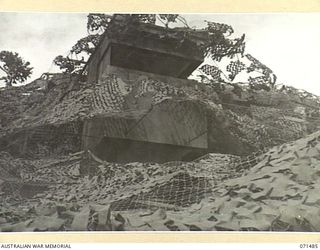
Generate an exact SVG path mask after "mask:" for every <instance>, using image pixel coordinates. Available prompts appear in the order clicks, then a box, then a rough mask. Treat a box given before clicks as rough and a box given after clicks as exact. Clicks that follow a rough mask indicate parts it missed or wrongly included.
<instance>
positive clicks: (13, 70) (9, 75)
mask: <svg viewBox="0 0 320 250" xmlns="http://www.w3.org/2000/svg"><path fill="white" fill-rule="evenodd" d="M32 69H33V68H32V67H30V62H25V61H24V60H23V59H22V58H21V57H20V56H19V54H18V53H16V52H11V51H1V52H0V70H1V71H3V72H4V73H5V74H6V75H5V76H3V77H0V80H3V81H4V82H5V83H6V85H7V86H12V84H14V83H18V82H20V83H22V82H24V81H25V80H26V79H27V78H28V77H30V75H31V74H32Z"/></svg>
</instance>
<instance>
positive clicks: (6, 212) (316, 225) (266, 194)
mask: <svg viewBox="0 0 320 250" xmlns="http://www.w3.org/2000/svg"><path fill="white" fill-rule="evenodd" d="M6 157H7V159H8V160H10V159H9V158H10V156H8V155H7V154H6ZM24 164H26V165H29V166H31V167H32V169H33V170H32V171H29V172H28V171H24V172H23V174H21V175H20V177H19V178H20V179H21V180H22V181H21V183H24V185H26V184H28V183H29V185H32V183H38V185H40V184H39V183H42V185H47V187H48V188H49V190H48V191H42V192H41V193H38V194H37V195H35V196H33V197H32V198H29V199H26V198H23V197H19V196H16V197H13V196H12V195H8V193H6V192H5V191H2V196H1V199H2V204H3V206H2V207H1V215H2V216H1V221H0V228H1V230H2V231H48V230H49V231H52V230H53V231H54V230H162V231H163V230H174V231H175V230H250V231H251V230H263V231H269V230H274V231H319V230H320V221H319V220H318V218H319V215H320V200H319V195H318V192H319V189H320V186H319V181H318V180H319V176H320V168H319V167H320V132H316V133H314V134H311V135H309V136H307V137H306V138H303V139H299V140H297V141H293V142H290V143H286V144H283V145H280V146H276V147H273V148H271V149H270V150H269V151H267V152H266V153H263V154H257V155H252V156H251V157H242V158H241V157H238V156H233V155H223V154H209V155H207V156H204V157H202V158H200V159H198V160H195V161H193V162H188V163H182V162H171V163H166V164H155V163H154V164H152V163H129V164H115V163H108V162H103V161H101V160H100V159H98V158H97V157H95V156H94V155H93V154H91V153H90V152H88V153H86V154H83V153H79V154H75V155H73V156H69V157H64V158H61V159H46V160H37V161H28V162H25V163H24ZM83 164H87V165H86V166H82V165H83ZM4 165H5V164H2V165H1V166H2V168H1V169H3V166H4ZM89 165H90V167H91V168H92V169H93V170H92V171H91V172H90V173H87V174H85V175H82V173H81V172H82V169H83V167H85V169H87V167H89ZM1 171H3V170H1ZM5 186H6V182H5V181H4V182H3V183H2V189H3V187H5ZM18 204H19V206H17V205H18Z"/></svg>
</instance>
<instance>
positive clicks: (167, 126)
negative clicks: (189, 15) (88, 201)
mask: <svg viewBox="0 0 320 250" xmlns="http://www.w3.org/2000/svg"><path fill="white" fill-rule="evenodd" d="M133 29H135V30H131V31H127V33H126V34H122V35H121V36H119V37H117V38H114V37H112V38H111V37H108V35H107V34H106V35H105V36H104V38H103V39H102V41H101V42H100V45H99V46H98V47H97V48H96V50H95V52H94V53H93V55H92V56H91V58H90V59H89V61H88V64H87V66H86V69H85V70H86V71H87V72H88V82H91V83H98V84H100V85H101V84H103V79H104V77H105V76H106V75H110V74H115V75H117V77H120V78H121V80H122V81H124V82H126V83H128V85H129V87H130V88H131V86H132V88H135V87H134V85H135V84H137V82H139V81H140V80H141V79H150V78H152V79H156V80H159V81H161V82H165V83H167V84H168V85H170V84H176V85H180V86H181V85H184V84H185V85H186V86H187V85H190V86H191V87H193V88H194V87H195V86H194V84H195V83H194V82H193V81H189V80H187V79H186V78H187V77H188V76H189V75H190V74H191V73H192V72H193V71H194V70H195V69H196V68H197V67H198V66H199V65H200V64H201V63H202V62H203V59H204V58H203V54H202V52H201V51H198V50H197V46H195V45H193V43H191V42H185V43H183V44H181V45H179V47H177V44H178V43H177V42H178V39H179V38H178V36H177V37H176V39H175V38H172V36H171V39H161V38H160V37H161V34H163V33H164V32H173V33H174V32H177V31H167V30H165V28H163V27H159V26H156V25H150V24H141V25H139V26H137V27H134V28H133ZM192 36H193V38H192V39H196V40H200V39H203V38H201V36H199V35H198V34H197V33H195V34H193V35H192ZM192 45H193V46H192ZM132 92H134V91H132ZM114 99H115V100H116V99H117V98H114ZM123 99H124V100H123ZM151 99H152V98H149V99H148V96H147V95H144V96H139V97H137V95H128V96H125V97H124V98H122V99H121V100H122V101H123V102H124V105H123V106H124V110H123V112H122V113H123V114H121V112H120V114H119V113H118V114H115V115H106V116H104V117H103V116H100V117H93V118H92V119H89V120H86V121H85V122H84V127H83V136H82V138H83V139H82V147H83V149H84V150H91V151H92V152H93V153H94V154H96V155H97V156H99V157H100V158H102V159H104V160H107V161H112V162H131V161H142V162H146V161H149V162H167V161H174V160H186V161H190V160H193V159H195V158H197V157H199V156H201V155H203V154H205V153H206V152H207V151H208V139H207V118H206V111H205V109H204V108H203V107H201V105H199V103H196V102H192V101H190V100H188V101H186V100H184V101H182V100H181V98H171V99H170V100H164V101H162V102H161V103H157V105H154V104H152V100H151ZM130 112H132V113H135V112H137V113H140V115H139V116H137V117H135V118H132V117H131V115H130ZM125 113H129V115H125Z"/></svg>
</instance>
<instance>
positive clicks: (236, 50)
mask: <svg viewBox="0 0 320 250" xmlns="http://www.w3.org/2000/svg"><path fill="white" fill-rule="evenodd" d="M157 22H158V23H161V24H162V25H163V26H164V27H165V29H163V34H160V35H159V36H160V37H159V38H160V39H170V40H171V41H175V42H176V43H177V47H179V46H181V45H183V44H185V43H189V44H190V46H189V47H190V48H191V49H193V48H194V49H195V50H197V51H198V52H200V53H202V54H203V56H205V57H210V58H211V59H212V60H213V61H215V62H220V61H221V60H222V59H223V58H228V59H229V60H230V63H229V65H228V66H227V68H226V71H227V72H229V73H228V74H225V73H224V72H223V71H222V70H221V69H220V68H215V69H212V67H213V66H212V65H211V66H210V67H211V69H210V70H209V68H206V70H201V69H200V70H201V71H202V72H203V73H204V75H202V76H205V75H207V76H210V77H211V78H213V80H214V84H215V83H216V82H224V83H227V84H232V82H233V81H234V79H235V78H236V76H237V75H238V74H239V73H240V72H242V71H244V70H246V72H247V73H251V72H258V73H259V74H260V76H258V77H249V78H248V84H249V86H250V88H251V89H257V88H259V89H261V88H262V89H267V90H270V89H271V88H272V87H273V86H274V85H275V82H276V76H275V75H274V74H273V72H272V70H270V69H269V68H268V67H266V66H265V65H264V64H262V63H260V62H259V61H258V60H257V59H255V58H254V57H253V56H251V55H250V54H244V52H245V34H243V35H242V36H240V37H237V38H231V36H232V35H233V33H234V30H233V28H232V27H231V26H230V25H227V24H224V23H216V22H209V21H206V27H205V28H204V29H192V28H190V27H189V26H188V24H187V22H186V20H185V19H184V18H183V17H182V16H180V15H178V14H115V15H107V14H99V13H91V14H89V15H88V21H87V31H88V33H89V35H88V36H86V37H84V38H81V39H80V40H79V41H77V43H76V44H75V45H74V46H73V47H72V49H71V51H70V52H71V55H72V54H75V55H79V54H80V55H83V54H84V55H85V56H90V55H91V54H92V53H93V52H94V50H95V48H96V47H97V45H98V44H99V42H100V40H101V38H102V37H103V36H104V35H107V36H108V37H110V38H116V39H117V38H121V36H122V35H126V34H128V33H130V32H132V33H135V32H136V29H135V28H137V27H139V25H141V23H144V24H152V25H155V24H156V23H157ZM178 22H179V23H181V24H182V25H183V26H184V27H183V28H171V27H169V26H170V24H172V23H178ZM197 34H198V35H199V36H198V35H197ZM135 35H137V34H135ZM194 35H196V37H200V38H201V39H200V42H199V39H198V40H197V39H195V40H194V39H193V38H194ZM235 57H236V59H234V58H235ZM239 57H241V58H244V57H246V59H247V60H249V61H250V62H251V64H250V65H249V66H247V65H245V64H244V63H243V62H242V59H241V60H240V59H239ZM55 64H56V65H58V66H59V67H60V69H62V70H64V72H67V73H74V72H75V68H77V72H79V71H80V69H81V67H83V66H84V62H83V61H81V63H79V62H78V61H77V60H71V59H69V58H68V57H67V58H66V57H62V56H59V57H57V58H56V60H55ZM208 72H209V73H208ZM222 75H224V77H222ZM219 86H222V85H221V84H220V85H219ZM259 86H260V87H259Z"/></svg>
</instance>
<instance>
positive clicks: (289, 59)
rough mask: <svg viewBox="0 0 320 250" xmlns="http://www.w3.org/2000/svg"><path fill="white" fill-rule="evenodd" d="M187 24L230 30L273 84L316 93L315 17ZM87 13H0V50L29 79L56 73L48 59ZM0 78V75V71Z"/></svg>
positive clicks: (68, 42) (192, 19) (318, 51)
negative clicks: (22, 65)
mask: <svg viewBox="0 0 320 250" xmlns="http://www.w3.org/2000/svg"><path fill="white" fill-rule="evenodd" d="M182 15H183V16H184V17H185V18H186V20H187V22H188V24H189V26H191V27H198V28H202V27H204V25H205V22H204V20H208V21H214V22H221V23H226V24H229V25H231V26H232V27H233V29H234V31H235V35H236V36H240V35H242V34H243V33H245V34H246V53H250V54H251V55H253V56H254V57H256V58H257V59H259V60H260V61H261V62H262V63H264V64H265V65H267V66H268V67H269V68H271V69H272V70H273V72H274V73H275V74H276V75H277V77H278V83H283V84H286V85H290V86H294V87H296V88H300V89H305V90H307V91H309V92H311V93H314V94H317V95H320V82H319V77H318V72H319V57H320V29H319V26H320V13H259V14H254V13H241V14H240V13H239V14H229V13H228V14H220V13H219V14H182ZM86 22H87V13H10V12H0V51H2V50H9V51H15V52H18V53H19V54H20V55H21V56H22V57H23V58H24V59H25V60H27V61H29V62H30V63H31V65H32V66H33V67H34V70H33V75H32V78H30V79H29V81H31V80H34V79H36V78H38V77H40V76H41V74H42V73H44V72H56V70H57V69H56V67H55V66H53V63H52V61H53V59H54V58H55V57H56V56H57V55H65V56H66V55H67V54H68V52H69V50H70V49H71V47H72V45H74V44H75V43H76V41H77V40H79V39H80V38H82V37H84V36H86V35H87V30H86ZM0 76H1V73H0Z"/></svg>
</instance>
